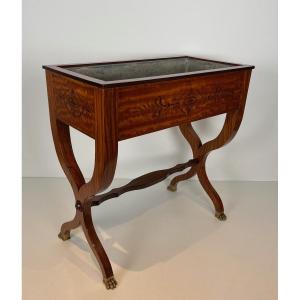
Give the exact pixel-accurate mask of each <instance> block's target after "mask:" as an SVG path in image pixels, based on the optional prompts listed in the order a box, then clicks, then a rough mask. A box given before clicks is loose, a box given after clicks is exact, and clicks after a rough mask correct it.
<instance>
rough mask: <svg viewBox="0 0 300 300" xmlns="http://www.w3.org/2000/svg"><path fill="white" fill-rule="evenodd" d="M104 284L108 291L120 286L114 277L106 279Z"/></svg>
mask: <svg viewBox="0 0 300 300" xmlns="http://www.w3.org/2000/svg"><path fill="white" fill-rule="evenodd" d="M103 283H104V284H105V287H106V288H107V289H108V290H110V289H114V288H116V287H117V284H118V283H117V281H116V279H115V277H114V276H111V277H108V278H104V279H103Z"/></svg>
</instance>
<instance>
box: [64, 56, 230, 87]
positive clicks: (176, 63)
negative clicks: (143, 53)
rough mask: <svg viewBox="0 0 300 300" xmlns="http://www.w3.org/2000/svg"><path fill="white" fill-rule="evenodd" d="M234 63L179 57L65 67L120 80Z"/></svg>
mask: <svg viewBox="0 0 300 300" xmlns="http://www.w3.org/2000/svg"><path fill="white" fill-rule="evenodd" d="M232 66H233V65H232V64H229V63H221V62H213V61H207V60H201V59H197V58H190V57H178V58H167V59H156V60H144V61H132V62H120V63H104V64H96V65H85V66H68V67H65V69H67V70H70V71H72V72H76V73H79V74H82V75H86V76H89V77H94V78H97V79H100V80H103V81H118V80H128V79H138V78H145V77H156V76H163V75H173V74H187V73H191V72H197V71H205V70H213V69H224V68H229V67H232Z"/></svg>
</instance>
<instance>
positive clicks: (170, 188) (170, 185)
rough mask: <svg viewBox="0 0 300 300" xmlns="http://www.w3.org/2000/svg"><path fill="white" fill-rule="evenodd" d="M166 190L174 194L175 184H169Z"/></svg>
mask: <svg viewBox="0 0 300 300" xmlns="http://www.w3.org/2000/svg"><path fill="white" fill-rule="evenodd" d="M167 189H168V190H169V191H171V192H176V191H177V184H169V185H168V187H167Z"/></svg>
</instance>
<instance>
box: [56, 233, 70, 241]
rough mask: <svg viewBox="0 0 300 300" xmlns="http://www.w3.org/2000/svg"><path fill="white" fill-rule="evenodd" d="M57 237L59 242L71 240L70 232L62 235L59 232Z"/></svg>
mask: <svg viewBox="0 0 300 300" xmlns="http://www.w3.org/2000/svg"><path fill="white" fill-rule="evenodd" d="M58 237H59V238H60V239H61V240H63V241H66V240H69V239H70V238H71V236H70V231H66V232H64V233H62V232H60V233H59V234H58Z"/></svg>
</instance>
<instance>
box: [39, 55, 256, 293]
mask: <svg viewBox="0 0 300 300" xmlns="http://www.w3.org/2000/svg"><path fill="white" fill-rule="evenodd" d="M43 68H44V69H45V70H46V79H47V90H48V99H49V109H50V120H51V129H52V135H53V140H54V144H55V149H56V153H57V156H58V159H59V162H60V164H61V166H62V168H63V170H64V172H65V174H66V176H67V178H68V180H69V182H70V184H71V186H72V189H73V192H74V197H75V208H76V214H75V217H74V219H73V220H71V221H69V222H67V223H64V224H63V225H62V226H61V231H60V233H59V237H60V238H61V239H62V240H63V241H65V240H67V239H69V238H70V231H71V230H72V229H74V228H76V227H78V226H81V227H82V229H83V231H84V234H85V236H86V239H87V241H88V243H89V245H90V247H91V249H92V251H93V253H94V254H95V256H96V258H97V261H98V262H99V265H100V268H101V270H102V274H103V282H104V284H105V285H106V288H108V289H110V288H115V287H116V285H117V282H116V280H115V278H114V275H113V270H112V267H111V264H110V261H109V259H108V257H107V255H106V253H105V250H104V248H103V246H102V244H101V242H100V240H99V238H98V236H97V234H96V231H95V228H94V225H93V220H92V214H91V208H92V207H93V206H96V205H99V204H101V203H102V202H104V201H106V200H108V199H111V198H114V197H119V196H120V195H121V194H123V193H125V192H128V191H132V190H138V189H143V188H146V187H149V186H151V185H153V184H156V183H158V182H160V181H162V180H164V179H165V178H167V177H168V176H169V175H171V174H173V173H175V172H180V171H183V170H184V169H186V168H189V169H188V171H187V172H186V173H183V174H181V175H177V176H176V177H174V178H173V179H172V180H171V183H170V185H169V186H168V189H169V190H170V191H176V188H177V184H178V182H180V181H182V180H186V179H188V178H191V177H192V176H194V175H197V176H198V178H199V181H200V183H201V185H202V186H203V188H204V190H205V191H206V192H207V194H208V196H209V197H210V199H211V200H212V203H213V205H214V208H215V216H216V217H217V218H218V219H219V220H225V219H226V216H225V214H224V208H223V204H222V201H221V198H220V196H219V195H218V193H217V192H216V190H215V189H214V188H213V186H212V185H211V183H210V181H209V179H208V177H207V174H206V171H205V162H206V158H207V156H208V154H209V153H210V152H211V151H212V150H215V149H217V148H220V147H222V146H224V145H225V144H226V143H228V142H229V141H230V140H231V139H232V138H233V137H234V135H235V134H236V132H237V130H238V128H239V126H240V124H241V121H242V118H243V112H244V108H245V102H246V97H247V91H248V85H249V81H250V76H251V71H252V69H253V68H254V67H253V66H249V65H239V64H232V63H224V62H218V61H213V60H206V59H199V58H194V57H188V56H183V57H171V58H161V59H147V60H137V61H124V62H108V63H107V62H106V63H91V64H76V65H56V66H44V67H43ZM220 114H226V118H225V122H224V125H223V128H222V130H221V132H220V133H219V135H218V136H217V137H216V138H215V139H213V140H211V141H209V142H207V143H204V144H202V142H201V140H200V138H199V137H198V135H197V134H196V132H195V131H194V129H193V127H192V125H191V122H193V121H196V120H200V119H205V118H208V117H212V116H216V115H220ZM70 126H71V127H73V128H76V129H77V130H79V131H80V132H82V133H84V134H86V135H88V136H89V137H91V138H93V139H94V140H95V164H94V171H93V175H92V178H91V180H90V181H88V182H86V181H85V179H84V177H83V175H82V172H81V170H80V168H79V166H78V164H77V162H76V159H75V157H74V153H73V150H72V144H71V139H70V129H69V128H70ZM173 126H179V129H180V131H181V133H182V134H183V136H184V138H185V139H186V140H187V142H188V143H189V144H190V147H191V149H192V152H193V158H192V159H191V160H189V161H188V162H185V163H181V164H178V165H176V166H175V167H173V168H169V169H164V170H160V171H155V172H151V173H149V174H146V175H143V176H141V177H138V178H136V179H134V180H132V181H131V182H129V183H128V184H126V185H124V186H122V187H120V188H115V189H112V190H111V191H109V192H106V193H102V194H100V195H99V194H98V193H100V192H102V191H104V190H105V189H107V188H108V187H109V185H110V184H111V182H112V180H113V177H114V173H115V168H116V163H117V154H118V142H120V141H122V140H126V139H129V138H133V137H136V136H139V135H143V134H147V133H151V132H154V131H158V130H162V129H166V128H169V127H173Z"/></svg>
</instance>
